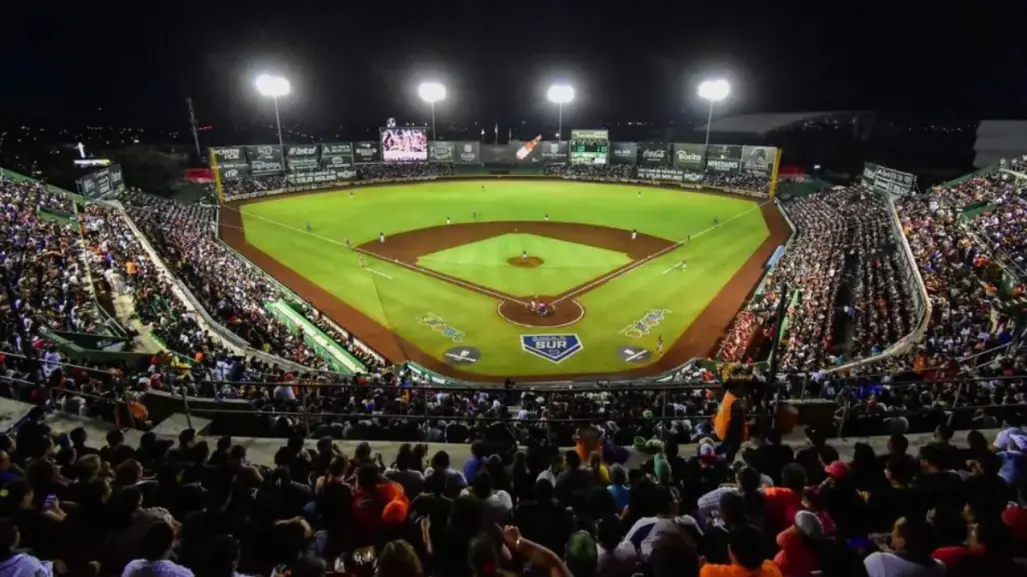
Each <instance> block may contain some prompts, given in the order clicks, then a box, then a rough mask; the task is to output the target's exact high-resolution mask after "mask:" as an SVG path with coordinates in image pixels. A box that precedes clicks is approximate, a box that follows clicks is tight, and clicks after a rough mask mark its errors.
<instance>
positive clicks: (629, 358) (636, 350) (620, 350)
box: [617, 345, 653, 363]
mask: <svg viewBox="0 0 1027 577" xmlns="http://www.w3.org/2000/svg"><path fill="white" fill-rule="evenodd" d="M617 356H618V357H620V359H621V360H622V361H624V362H625V363H646V362H649V361H651V360H652V359H653V353H652V352H651V351H649V350H648V349H643V348H642V347H636V346H633V345H622V346H619V347H617Z"/></svg>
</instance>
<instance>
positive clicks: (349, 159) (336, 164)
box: [321, 142, 353, 169]
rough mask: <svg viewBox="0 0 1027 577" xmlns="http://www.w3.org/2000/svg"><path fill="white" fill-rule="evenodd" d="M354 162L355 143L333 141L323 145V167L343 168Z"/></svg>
mask: <svg viewBox="0 0 1027 577" xmlns="http://www.w3.org/2000/svg"><path fill="white" fill-rule="evenodd" d="M352 164H353V143H351V142H332V143H329V144H322V145H321V168H322V169H326V168H341V167H344V166H351V165H352Z"/></svg>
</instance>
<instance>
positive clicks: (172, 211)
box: [121, 193, 379, 370]
mask: <svg viewBox="0 0 1027 577" xmlns="http://www.w3.org/2000/svg"><path fill="white" fill-rule="evenodd" d="M121 200H122V202H123V203H124V205H125V207H126V211H127V214H128V215H129V216H130V217H131V218H132V219H133V220H134V221H135V222H136V224H137V225H138V226H139V228H140V230H141V231H143V233H144V234H146V235H147V237H148V238H149V239H150V242H151V244H152V245H153V247H154V250H156V251H157V253H158V254H159V255H160V256H161V257H162V259H163V260H164V262H165V263H166V264H167V266H168V267H169V269H170V270H171V271H172V272H173V273H174V274H175V276H176V277H178V278H180V279H181V280H182V281H183V282H184V283H185V284H186V286H188V287H189V288H190V290H191V291H192V293H193V294H194V295H195V296H196V298H197V299H199V300H200V302H201V304H203V306H204V308H205V309H206V310H207V311H208V312H209V313H210V314H211V315H212V316H213V317H214V318H215V319H217V320H218V321H219V322H220V323H221V324H222V325H223V326H225V327H227V328H228V329H230V330H231V331H233V332H234V333H236V334H237V335H239V336H240V337H241V338H242V339H244V340H245V341H246V342H248V343H250V345H251V346H252V347H254V348H256V349H258V350H263V351H264V352H267V353H270V354H273V355H275V356H277V357H281V358H283V359H286V360H289V361H292V362H295V363H297V364H299V365H302V366H304V367H308V368H312V369H317V370H322V369H325V370H326V369H327V368H328V366H327V361H325V360H324V359H323V358H321V357H320V356H318V354H317V353H316V352H315V350H314V349H313V348H312V347H311V346H309V345H308V344H307V343H306V341H305V339H304V337H303V334H302V332H296V331H293V330H291V329H290V328H289V327H288V326H286V325H284V324H282V323H280V322H278V321H277V320H276V319H275V318H274V316H273V315H272V314H271V313H269V312H268V311H267V310H266V309H265V308H264V306H263V304H264V303H265V302H267V301H273V300H277V299H278V295H279V292H278V287H277V285H275V284H274V282H273V281H272V280H271V279H269V278H268V277H267V275H265V274H264V273H263V272H262V271H259V270H257V269H255V268H253V267H251V266H250V265H249V263H246V262H245V261H243V260H242V259H241V258H240V257H239V256H238V255H236V254H235V253H234V252H232V251H231V249H229V248H228V247H226V246H225V245H224V244H223V243H221V242H219V241H218V240H217V237H216V235H215V233H214V230H213V228H214V222H215V216H216V210H217V209H215V208H212V207H204V206H200V205H185V204H181V203H178V202H174V201H172V200H168V199H163V198H159V197H156V196H151V195H147V194H144V193H129V194H127V195H124V196H123V197H122V199H121ZM321 324H322V325H323V327H322V328H324V329H325V330H326V331H327V333H328V336H329V337H331V338H333V339H334V340H336V341H338V342H339V343H340V344H341V345H342V346H344V347H348V348H349V350H350V352H351V353H352V354H353V355H354V356H356V357H357V358H358V359H360V360H361V361H363V362H364V363H365V364H369V365H370V368H372V369H377V368H378V367H379V365H378V361H376V360H375V358H374V357H372V356H370V355H368V354H367V353H365V352H363V351H362V350H361V349H358V348H356V347H353V346H351V345H350V343H349V342H348V339H345V338H343V337H342V335H340V334H338V333H337V332H336V331H335V330H334V329H332V328H331V327H330V326H328V325H327V324H326V323H324V322H322V323H321Z"/></svg>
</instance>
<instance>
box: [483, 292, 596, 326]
mask: <svg viewBox="0 0 1027 577" xmlns="http://www.w3.org/2000/svg"><path fill="white" fill-rule="evenodd" d="M553 300H555V299H553V298H552V297H539V301H540V302H544V303H552V302H553ZM549 307H550V308H549V310H548V311H547V313H546V314H545V315H544V316H543V315H539V314H538V311H537V310H532V308H531V306H530V304H529V305H527V306H526V305H523V304H521V303H517V302H514V301H502V302H501V303H499V308H498V309H497V311H498V312H499V316H500V317H502V319H503V320H504V321H506V322H508V323H513V324H515V325H520V326H522V327H549V328H554V327H565V326H567V325H573V324H574V323H576V322H578V321H580V320H581V319H582V318H584V316H585V307H583V306H581V304H580V303H578V301H576V300H573V299H572V300H565V301H563V302H561V303H560V304H559V305H549Z"/></svg>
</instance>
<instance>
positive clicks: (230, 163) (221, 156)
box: [212, 146, 248, 168]
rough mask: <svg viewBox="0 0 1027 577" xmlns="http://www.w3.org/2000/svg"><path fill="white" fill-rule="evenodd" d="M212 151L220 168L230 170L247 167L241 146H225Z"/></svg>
mask: <svg viewBox="0 0 1027 577" xmlns="http://www.w3.org/2000/svg"><path fill="white" fill-rule="evenodd" d="M212 150H213V151H214V159H215V160H216V161H217V164H218V166H220V167H225V168H231V167H237V166H243V165H248V162H247V160H246V153H245V151H243V148H242V147H241V146H227V147H221V148H214V149H212Z"/></svg>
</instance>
